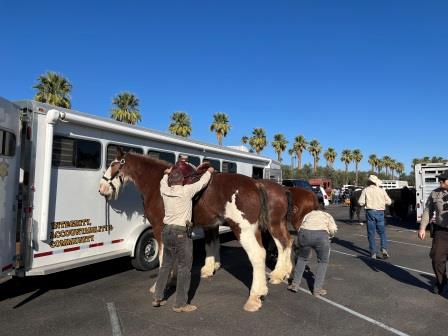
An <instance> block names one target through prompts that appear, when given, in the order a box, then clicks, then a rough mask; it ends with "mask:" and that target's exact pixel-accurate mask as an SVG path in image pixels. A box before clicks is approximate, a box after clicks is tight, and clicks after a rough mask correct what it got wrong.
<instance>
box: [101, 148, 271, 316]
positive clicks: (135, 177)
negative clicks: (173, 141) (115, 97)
mask: <svg viewBox="0 0 448 336" xmlns="http://www.w3.org/2000/svg"><path fill="white" fill-rule="evenodd" d="M168 167H169V165H168V164H167V163H166V162H164V161H160V160H155V159H152V158H150V157H148V156H144V155H140V154H135V153H132V152H129V153H126V154H122V153H120V152H119V153H118V155H117V158H116V160H114V161H113V162H112V163H111V165H110V166H109V168H108V169H107V171H106V173H105V174H104V178H103V179H102V181H101V183H100V190H99V191H100V193H101V195H103V196H106V197H108V198H109V197H117V194H118V192H119V190H120V189H121V187H122V186H123V185H124V184H125V183H126V182H127V181H132V182H134V183H135V185H136V186H137V188H138V189H139V190H140V192H141V194H142V196H143V203H144V211H145V216H146V217H147V218H148V220H149V222H150V223H151V225H152V229H153V233H154V236H155V238H156V239H157V241H158V242H159V243H161V230H162V227H163V217H164V208H163V201H162V198H161V196H160V180H161V178H162V176H163V172H164V170H165V169H166V168H168ZM265 202H266V197H265V195H264V193H263V190H261V189H260V188H259V187H258V186H257V184H256V183H255V180H253V179H251V178H249V177H247V176H244V175H240V174H230V173H218V174H214V175H213V176H212V179H211V181H210V182H209V184H208V187H207V188H206V189H205V190H203V192H202V193H201V194H200V197H199V199H198V200H196V201H195V203H194V206H193V221H194V225H196V226H201V227H203V228H204V229H205V232H206V233H207V231H209V230H212V231H216V230H217V227H218V225H220V224H223V223H227V225H229V226H230V228H231V229H232V231H233V232H234V234H235V236H236V238H237V239H238V240H239V241H240V243H241V246H242V247H243V248H244V250H245V251H246V253H247V255H248V257H249V260H250V262H251V264H252V268H253V276H252V286H251V289H250V294H249V298H248V299H247V301H246V303H245V305H244V309H245V310H247V311H257V310H258V309H260V308H261V306H262V301H261V298H262V297H263V296H265V295H266V294H267V293H268V287H267V284H266V275H265V259H266V251H265V249H264V248H263V245H262V241H261V229H262V227H265V226H266V224H267V212H266V210H267V206H266V204H265ZM162 257H163V256H162ZM207 263H208V265H211V266H212V267H213V268H214V267H215V265H214V264H215V262H214V258H213V259H211V257H210V259H209V260H208V261H206V265H205V266H207ZM209 267H210V266H209Z"/></svg>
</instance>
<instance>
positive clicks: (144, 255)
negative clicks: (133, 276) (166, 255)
mask: <svg viewBox="0 0 448 336" xmlns="http://www.w3.org/2000/svg"><path fill="white" fill-rule="evenodd" d="M158 265H159V243H158V242H157V240H156V239H155V238H154V235H153V233H152V232H151V231H149V230H148V231H145V232H144V233H143V234H142V235H141V236H140V239H139V240H138V243H137V247H136V248H135V256H134V258H132V266H134V268H136V269H138V270H140V271H149V270H151V269H153V268H156V267H157V266H158Z"/></svg>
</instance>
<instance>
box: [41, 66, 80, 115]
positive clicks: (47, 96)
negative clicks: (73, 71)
mask: <svg viewBox="0 0 448 336" xmlns="http://www.w3.org/2000/svg"><path fill="white" fill-rule="evenodd" d="M37 80H38V83H37V84H36V85H34V86H33V88H34V89H37V93H36V95H35V96H34V100H36V101H38V102H41V103H47V104H51V105H55V106H60V107H64V108H70V107H71V105H72V103H71V100H70V92H71V91H72V88H73V87H72V84H70V82H69V81H68V80H67V79H66V78H64V77H63V76H62V75H58V74H57V73H55V72H51V71H49V72H47V73H46V74H44V75H40V76H39V78H38V79H37Z"/></svg>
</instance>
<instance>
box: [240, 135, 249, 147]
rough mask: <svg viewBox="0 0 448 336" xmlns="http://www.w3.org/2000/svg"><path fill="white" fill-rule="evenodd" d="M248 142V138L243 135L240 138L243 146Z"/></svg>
mask: <svg viewBox="0 0 448 336" xmlns="http://www.w3.org/2000/svg"><path fill="white" fill-rule="evenodd" d="M248 141H249V138H248V137H247V136H245V135H244V136H243V137H242V138H241V142H242V143H243V145H245V144H247V142H248Z"/></svg>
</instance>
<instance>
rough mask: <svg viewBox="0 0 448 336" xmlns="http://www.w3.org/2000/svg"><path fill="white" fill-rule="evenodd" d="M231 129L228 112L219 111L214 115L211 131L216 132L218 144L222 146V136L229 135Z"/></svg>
mask: <svg viewBox="0 0 448 336" xmlns="http://www.w3.org/2000/svg"><path fill="white" fill-rule="evenodd" d="M229 130H230V125H229V117H228V116H227V114H225V113H222V112H217V113H215V114H214V115H213V122H212V124H211V125H210V131H212V132H216V137H217V139H218V144H219V145H220V146H222V138H223V137H225V136H227V132H228V131H229Z"/></svg>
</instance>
